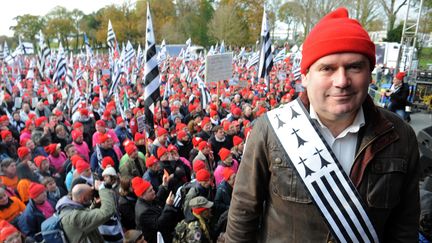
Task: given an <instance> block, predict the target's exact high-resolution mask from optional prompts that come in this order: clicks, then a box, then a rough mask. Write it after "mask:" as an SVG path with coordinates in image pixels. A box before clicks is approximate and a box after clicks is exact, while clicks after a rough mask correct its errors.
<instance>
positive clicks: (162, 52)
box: [157, 40, 167, 65]
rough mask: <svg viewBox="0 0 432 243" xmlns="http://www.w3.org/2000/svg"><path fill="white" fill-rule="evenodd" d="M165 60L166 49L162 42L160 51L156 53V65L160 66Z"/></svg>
mask: <svg viewBox="0 0 432 243" xmlns="http://www.w3.org/2000/svg"><path fill="white" fill-rule="evenodd" d="M166 58H167V49H166V44H165V40H162V43H161V46H160V51H159V53H158V57H157V60H158V65H160V64H161V63H162V62H163V61H165V60H166Z"/></svg>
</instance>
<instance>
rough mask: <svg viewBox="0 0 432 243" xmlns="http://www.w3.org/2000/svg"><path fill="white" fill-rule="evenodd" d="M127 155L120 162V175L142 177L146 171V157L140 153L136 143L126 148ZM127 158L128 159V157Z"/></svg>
mask: <svg viewBox="0 0 432 243" xmlns="http://www.w3.org/2000/svg"><path fill="white" fill-rule="evenodd" d="M125 151H126V154H125V155H123V158H122V159H121V160H120V174H121V175H122V176H130V177H135V176H139V177H142V176H143V175H144V172H145V171H146V161H145V156H144V154H142V153H141V152H140V151H138V148H137V146H136V145H135V143H134V142H130V143H128V144H127V145H126V146H125ZM126 156H127V157H126Z"/></svg>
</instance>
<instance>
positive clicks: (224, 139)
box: [208, 126, 233, 167]
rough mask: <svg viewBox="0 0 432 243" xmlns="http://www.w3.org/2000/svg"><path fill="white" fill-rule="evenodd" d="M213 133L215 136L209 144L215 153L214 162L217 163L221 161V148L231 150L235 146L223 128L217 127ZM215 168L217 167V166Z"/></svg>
mask: <svg viewBox="0 0 432 243" xmlns="http://www.w3.org/2000/svg"><path fill="white" fill-rule="evenodd" d="M228 128H229V126H228ZM212 132H213V134H212V136H211V137H210V139H209V140H208V142H209V144H210V145H211V148H212V151H213V157H214V162H215V163H217V162H218V161H219V160H220V156H219V150H220V149H221V148H227V149H231V148H232V146H233V145H232V140H231V139H230V138H228V136H226V132H225V129H224V128H223V127H222V126H215V127H214V128H213V130H212ZM214 167H216V164H215V165H214Z"/></svg>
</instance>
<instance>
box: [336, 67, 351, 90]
mask: <svg viewBox="0 0 432 243" xmlns="http://www.w3.org/2000/svg"><path fill="white" fill-rule="evenodd" d="M333 85H334V86H336V87H338V88H346V87H348V86H350V85H351V79H350V77H349V76H348V74H347V70H345V68H343V67H341V68H338V70H337V71H336V72H335V73H334V75H333Z"/></svg>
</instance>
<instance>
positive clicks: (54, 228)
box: [41, 213, 69, 243]
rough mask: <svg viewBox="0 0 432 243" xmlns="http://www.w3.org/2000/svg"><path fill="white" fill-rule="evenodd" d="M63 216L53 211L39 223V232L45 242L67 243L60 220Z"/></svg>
mask: <svg viewBox="0 0 432 243" xmlns="http://www.w3.org/2000/svg"><path fill="white" fill-rule="evenodd" d="M63 217H64V215H63V216H60V215H59V214H57V213H54V214H53V215H52V216H51V217H49V218H47V219H45V220H44V221H43V222H42V225H41V234H42V238H43V239H44V241H45V242H49V243H68V242H69V241H68V240H67V237H66V234H65V233H64V231H63V226H62V223H61V220H62V218H63Z"/></svg>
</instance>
